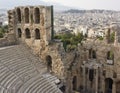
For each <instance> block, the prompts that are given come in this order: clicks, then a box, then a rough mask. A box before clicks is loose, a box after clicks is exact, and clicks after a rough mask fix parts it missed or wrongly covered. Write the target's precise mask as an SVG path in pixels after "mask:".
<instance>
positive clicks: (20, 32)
mask: <svg viewBox="0 0 120 93" xmlns="http://www.w3.org/2000/svg"><path fill="white" fill-rule="evenodd" d="M21 37H22V31H21V29H20V28H18V38H21Z"/></svg>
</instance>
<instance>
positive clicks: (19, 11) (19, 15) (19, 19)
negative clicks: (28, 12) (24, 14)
mask: <svg viewBox="0 0 120 93" xmlns="http://www.w3.org/2000/svg"><path fill="white" fill-rule="evenodd" d="M17 19H18V23H21V10H20V8H17Z"/></svg>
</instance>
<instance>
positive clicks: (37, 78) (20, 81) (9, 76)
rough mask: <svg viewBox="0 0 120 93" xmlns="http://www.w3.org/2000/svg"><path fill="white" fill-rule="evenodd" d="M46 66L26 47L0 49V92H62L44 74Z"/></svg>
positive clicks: (17, 46)
mask: <svg viewBox="0 0 120 93" xmlns="http://www.w3.org/2000/svg"><path fill="white" fill-rule="evenodd" d="M46 72H47V68H46V66H45V64H44V63H43V62H41V61H40V60H39V58H38V57H36V56H35V55H33V54H32V53H31V52H30V50H29V49H27V47H25V46H23V45H15V46H12V47H8V48H5V49H4V48H3V49H0V93H62V92H61V91H60V90H59V88H57V86H56V85H55V84H53V83H52V82H51V81H49V80H48V79H46V78H45V77H44V75H45V74H46Z"/></svg>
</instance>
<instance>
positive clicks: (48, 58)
mask: <svg viewBox="0 0 120 93" xmlns="http://www.w3.org/2000/svg"><path fill="white" fill-rule="evenodd" d="M46 63H47V69H48V71H49V72H52V58H51V56H50V55H48V56H46Z"/></svg>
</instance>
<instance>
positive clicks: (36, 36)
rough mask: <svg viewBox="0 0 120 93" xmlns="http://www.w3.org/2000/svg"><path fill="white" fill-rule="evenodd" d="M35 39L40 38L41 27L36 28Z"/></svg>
mask: <svg viewBox="0 0 120 93" xmlns="http://www.w3.org/2000/svg"><path fill="white" fill-rule="evenodd" d="M35 39H40V30H39V29H37V28H36V29H35Z"/></svg>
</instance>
